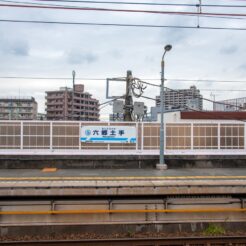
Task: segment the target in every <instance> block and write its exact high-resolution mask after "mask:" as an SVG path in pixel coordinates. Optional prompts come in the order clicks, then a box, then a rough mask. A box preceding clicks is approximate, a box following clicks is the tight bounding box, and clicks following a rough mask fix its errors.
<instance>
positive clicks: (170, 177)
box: [0, 175, 246, 181]
mask: <svg viewBox="0 0 246 246" xmlns="http://www.w3.org/2000/svg"><path fill="white" fill-rule="evenodd" d="M186 179H189V180H198V179H199V180H217V179H219V180H223V179H226V180H228V179H242V180H246V176H245V175H238V176H230V175H228V176H129V177H127V176H126V177H123V176H122V177H114V176H112V177H99V176H87V177H78V176H74V177H73V176H71V177H68V176H67V177H63V176H60V177H59V176H53V177H52V176H50V177H44V176H43V177H41V176H40V177H0V181H66V180H72V181H74V180H81V181H87V180H90V181H93V180H95V181H100V180H102V181H131V180H133V181H136V180H144V181H151V180H154V181H156V180H164V181H165V180H186Z"/></svg>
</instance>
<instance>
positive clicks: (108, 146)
mask: <svg viewBox="0 0 246 246" xmlns="http://www.w3.org/2000/svg"><path fill="white" fill-rule="evenodd" d="M109 126H110V122H108V128H109ZM107 149H108V150H110V143H108V144H107Z"/></svg>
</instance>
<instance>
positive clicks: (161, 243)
mask: <svg viewBox="0 0 246 246" xmlns="http://www.w3.org/2000/svg"><path fill="white" fill-rule="evenodd" d="M0 245H6V246H34V245H35V246H63V245H64V246H65V245H66V246H76V245H87V246H92V245H93V246H97V245H98V246H114V245H116V246H147V245H148V246H166V245H168V246H174V245H175V246H177V245H178V246H245V245H246V236H219V237H179V238H124V239H87V240H63V241H59V240H56V241H21V242H0Z"/></svg>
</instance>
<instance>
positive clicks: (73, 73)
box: [72, 71, 76, 120]
mask: <svg viewBox="0 0 246 246" xmlns="http://www.w3.org/2000/svg"><path fill="white" fill-rule="evenodd" d="M72 75H73V91H72V120H74V102H73V101H74V83H75V75H76V73H75V71H73V72H72Z"/></svg>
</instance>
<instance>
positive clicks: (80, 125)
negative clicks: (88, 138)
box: [79, 122, 82, 150]
mask: <svg viewBox="0 0 246 246" xmlns="http://www.w3.org/2000/svg"><path fill="white" fill-rule="evenodd" d="M81 127H82V124H81V122H79V150H81V139H80V138H81Z"/></svg>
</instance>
